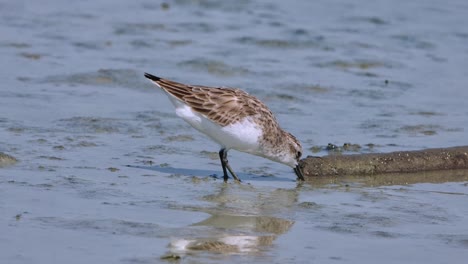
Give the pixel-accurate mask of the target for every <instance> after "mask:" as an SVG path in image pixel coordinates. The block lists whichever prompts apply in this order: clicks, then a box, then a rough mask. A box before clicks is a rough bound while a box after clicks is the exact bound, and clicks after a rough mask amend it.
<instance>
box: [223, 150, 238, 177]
mask: <svg viewBox="0 0 468 264" xmlns="http://www.w3.org/2000/svg"><path fill="white" fill-rule="evenodd" d="M219 159H220V160H221V166H222V167H223V173H224V181H225V182H227V180H228V178H229V177H228V174H227V171H226V168H227V169H228V170H229V172H230V173H231V175H232V177H233V178H234V179H235V180H236V181H239V182H240V181H241V180H240V179H239V177H237V175H236V173H234V171H233V170H232V168H231V166H230V165H229V161H228V159H227V150H226V149H225V148H222V149H221V150H220V151H219Z"/></svg>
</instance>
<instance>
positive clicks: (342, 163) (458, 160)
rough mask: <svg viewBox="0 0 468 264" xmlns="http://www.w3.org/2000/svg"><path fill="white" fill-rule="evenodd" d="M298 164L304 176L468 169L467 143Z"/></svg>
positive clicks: (314, 158) (340, 157)
mask: <svg viewBox="0 0 468 264" xmlns="http://www.w3.org/2000/svg"><path fill="white" fill-rule="evenodd" d="M300 166H301V168H302V171H303V173H304V176H305V177H314V176H345V175H362V176H365V175H376V174H385V173H409V172H420V171H435V170H454V169H468V146H461V147H453V148H436V149H425V150H418V151H397V152H391V153H372V154H354V155H329V156H325V157H312V156H308V157H307V158H305V159H303V160H301V162H300Z"/></svg>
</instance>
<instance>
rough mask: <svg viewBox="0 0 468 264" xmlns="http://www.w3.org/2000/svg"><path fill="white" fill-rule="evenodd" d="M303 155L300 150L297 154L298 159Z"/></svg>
mask: <svg viewBox="0 0 468 264" xmlns="http://www.w3.org/2000/svg"><path fill="white" fill-rule="evenodd" d="M301 156H302V152H300V151H298V152H297V154H296V159H299V158H300V157H301Z"/></svg>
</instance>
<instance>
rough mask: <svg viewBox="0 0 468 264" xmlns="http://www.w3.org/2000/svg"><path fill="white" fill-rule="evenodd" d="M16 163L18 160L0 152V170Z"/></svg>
mask: <svg viewBox="0 0 468 264" xmlns="http://www.w3.org/2000/svg"><path fill="white" fill-rule="evenodd" d="M16 162H18V160H17V159H16V158H15V157H13V156H10V155H8V154H5V153H3V152H0V168H1V167H5V166H9V165H13V164H15V163H16Z"/></svg>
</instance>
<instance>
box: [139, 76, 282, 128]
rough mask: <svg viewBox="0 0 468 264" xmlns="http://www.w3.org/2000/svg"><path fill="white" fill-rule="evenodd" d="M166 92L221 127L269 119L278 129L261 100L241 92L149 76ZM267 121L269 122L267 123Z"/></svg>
mask: <svg viewBox="0 0 468 264" xmlns="http://www.w3.org/2000/svg"><path fill="white" fill-rule="evenodd" d="M145 76H146V77H147V78H148V79H151V80H152V81H154V82H156V83H157V84H159V86H161V87H162V88H163V89H164V90H165V91H166V92H168V93H170V94H171V95H173V96H175V97H176V98H178V99H180V100H181V101H183V102H184V103H186V104H187V105H188V106H190V107H192V108H193V110H194V111H196V112H198V113H200V114H202V115H204V116H206V117H208V118H209V119H210V120H212V121H213V122H215V123H217V124H219V125H220V126H227V125H229V124H232V123H236V122H238V121H240V120H241V119H243V118H244V117H247V116H253V115H257V114H259V115H258V116H262V117H264V118H265V117H267V119H270V120H269V121H270V122H272V123H273V124H271V125H277V124H276V119H275V118H274V116H273V114H272V113H271V111H270V110H269V109H268V108H267V107H266V106H265V105H264V104H263V103H262V102H260V100H258V99H257V98H255V97H253V96H251V95H249V94H247V93H246V92H244V91H242V90H239V89H232V88H213V87H207V86H199V85H186V84H182V83H178V82H174V81H170V80H167V79H163V78H159V77H156V76H153V75H150V74H145ZM265 121H267V120H265Z"/></svg>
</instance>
